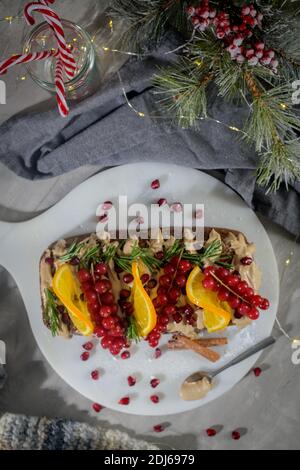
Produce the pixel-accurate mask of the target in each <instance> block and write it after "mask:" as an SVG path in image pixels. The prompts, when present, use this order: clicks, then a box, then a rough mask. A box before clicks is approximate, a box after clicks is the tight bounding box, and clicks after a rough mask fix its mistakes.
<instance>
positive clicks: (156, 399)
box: [150, 395, 159, 403]
mask: <svg viewBox="0 0 300 470" xmlns="http://www.w3.org/2000/svg"><path fill="white" fill-rule="evenodd" d="M150 400H151V401H152V403H158V402H159V396H157V395H151V397H150Z"/></svg>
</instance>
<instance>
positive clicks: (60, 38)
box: [24, 0, 76, 79]
mask: <svg viewBox="0 0 300 470" xmlns="http://www.w3.org/2000/svg"><path fill="white" fill-rule="evenodd" d="M43 1H44V3H49V1H52V0H43ZM35 11H37V12H38V13H41V14H42V15H43V16H44V18H45V20H46V21H47V23H48V24H49V25H50V26H51V28H52V29H53V30H54V34H55V37H56V40H57V42H58V49H59V52H60V57H61V59H62V62H63V66H64V69H65V72H66V76H67V77H68V78H69V79H71V78H73V77H74V75H75V70H76V63H75V60H74V57H73V55H72V53H71V52H70V51H69V49H68V46H67V43H66V39H65V33H64V30H63V26H62V22H61V19H60V18H59V16H58V15H57V13H56V12H55V11H54V10H52V8H50V7H49V6H48V5H45V4H43V3H41V2H39V3H34V2H32V3H28V4H27V5H26V6H25V8H24V15H25V18H26V21H27V23H28V24H29V25H34V24H35V20H34V18H33V16H32V13H33V12H35Z"/></svg>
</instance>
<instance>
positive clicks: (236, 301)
mask: <svg viewBox="0 0 300 470" xmlns="http://www.w3.org/2000/svg"><path fill="white" fill-rule="evenodd" d="M227 302H228V303H229V305H230V307H231V308H233V309H235V308H237V307H238V306H239V305H240V303H241V301H240V299H239V298H238V297H237V296H236V295H233V294H230V296H229V299H228V300H227Z"/></svg>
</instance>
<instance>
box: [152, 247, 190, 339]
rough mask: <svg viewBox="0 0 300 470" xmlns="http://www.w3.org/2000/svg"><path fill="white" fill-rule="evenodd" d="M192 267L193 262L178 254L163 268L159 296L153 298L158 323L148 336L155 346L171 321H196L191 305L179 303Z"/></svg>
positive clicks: (188, 322) (158, 290)
mask: <svg viewBox="0 0 300 470" xmlns="http://www.w3.org/2000/svg"><path fill="white" fill-rule="evenodd" d="M191 269H192V264H191V263H190V262H189V261H188V260H185V259H180V258H179V257H178V256H174V257H173V258H172V259H171V260H170V262H169V263H167V264H166V265H165V266H164V268H163V271H164V273H163V274H162V275H161V276H160V278H159V280H158V282H159V287H158V289H157V297H155V298H154V299H153V305H154V307H155V309H156V312H157V324H156V326H155V328H154V329H153V330H152V331H151V332H150V333H149V335H148V336H147V338H146V339H147V341H148V342H149V345H150V346H151V347H153V348H156V346H157V345H158V343H159V339H160V337H161V334H162V333H164V332H165V331H166V330H167V325H168V323H169V322H170V321H175V322H176V323H180V322H181V321H184V322H185V323H187V324H191V325H193V324H194V323H195V322H196V319H195V317H194V309H193V307H192V306H191V305H189V304H186V305H183V306H179V305H177V303H178V300H179V298H180V296H181V294H182V293H183V294H185V285H186V281H187V278H188V275H189V272H190V271H191ZM149 282H150V281H149Z"/></svg>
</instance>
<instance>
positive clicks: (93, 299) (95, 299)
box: [84, 289, 98, 304]
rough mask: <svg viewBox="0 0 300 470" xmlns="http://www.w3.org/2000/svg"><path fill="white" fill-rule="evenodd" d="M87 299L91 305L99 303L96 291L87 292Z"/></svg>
mask: <svg viewBox="0 0 300 470" xmlns="http://www.w3.org/2000/svg"><path fill="white" fill-rule="evenodd" d="M84 295H85V298H86V301H87V302H88V303H90V304H92V303H94V302H98V296H97V292H96V291H95V290H92V289H91V290H88V291H86V292H85V294H84Z"/></svg>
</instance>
